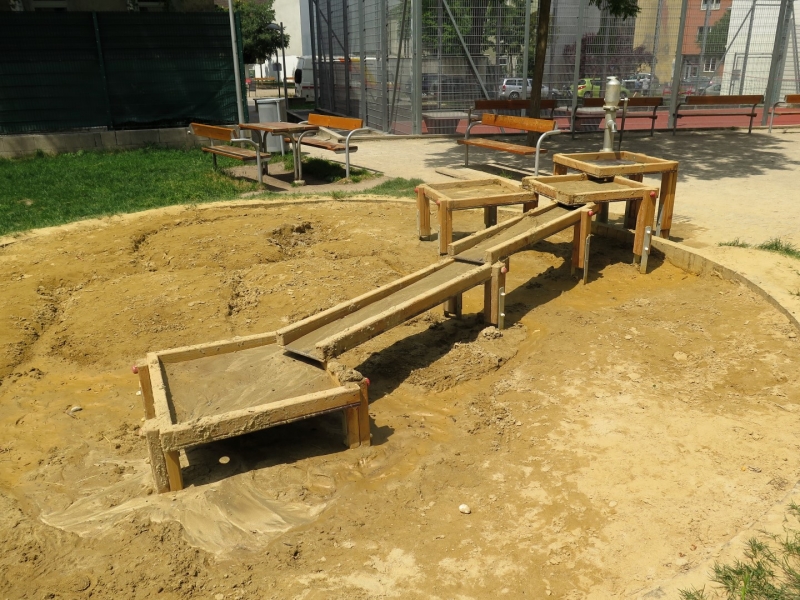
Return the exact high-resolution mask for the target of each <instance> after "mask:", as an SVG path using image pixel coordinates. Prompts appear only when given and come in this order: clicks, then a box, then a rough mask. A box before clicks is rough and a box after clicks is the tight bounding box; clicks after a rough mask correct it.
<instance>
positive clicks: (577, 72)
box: [570, 0, 686, 139]
mask: <svg viewBox="0 0 800 600" xmlns="http://www.w3.org/2000/svg"><path fill="white" fill-rule="evenodd" d="M683 1H684V2H686V0H683ZM586 4H587V0H580V4H579V5H578V28H577V29H576V33H575V69H574V71H573V72H572V110H571V111H570V121H571V123H570V131H572V138H573V139H574V138H575V111H576V110H578V80H579V79H580V78H581V50H582V49H583V25H584V23H583V17H584V14H585V13H586Z"/></svg>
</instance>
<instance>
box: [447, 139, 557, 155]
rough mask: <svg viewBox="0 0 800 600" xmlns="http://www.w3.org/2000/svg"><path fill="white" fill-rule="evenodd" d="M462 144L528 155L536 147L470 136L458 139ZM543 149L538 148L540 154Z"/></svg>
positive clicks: (533, 152)
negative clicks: (466, 138)
mask: <svg viewBox="0 0 800 600" xmlns="http://www.w3.org/2000/svg"><path fill="white" fill-rule="evenodd" d="M458 143H459V144H460V145H462V146H476V147H478V148H488V149H489V150H500V151H502V152H510V153H511V154H519V155H520V156H530V155H531V154H536V148H534V147H533V146H520V145H518V144H510V143H508V142H500V141H498V140H487V139H485V138H470V139H468V140H458ZM542 152H544V150H540V151H539V153H540V154H541V153H542Z"/></svg>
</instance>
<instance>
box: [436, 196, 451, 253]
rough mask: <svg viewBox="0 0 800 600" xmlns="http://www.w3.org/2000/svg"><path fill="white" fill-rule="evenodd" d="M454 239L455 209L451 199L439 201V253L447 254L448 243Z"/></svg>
mask: <svg viewBox="0 0 800 600" xmlns="http://www.w3.org/2000/svg"><path fill="white" fill-rule="evenodd" d="M452 241H453V209H452V206H451V204H450V201H449V200H441V201H440V202H439V254H447V245H448V244H449V243H450V242H452Z"/></svg>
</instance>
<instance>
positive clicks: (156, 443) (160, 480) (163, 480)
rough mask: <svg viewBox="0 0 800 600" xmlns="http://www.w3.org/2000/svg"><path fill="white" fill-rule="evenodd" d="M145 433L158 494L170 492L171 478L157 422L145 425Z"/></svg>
mask: <svg viewBox="0 0 800 600" xmlns="http://www.w3.org/2000/svg"><path fill="white" fill-rule="evenodd" d="M144 432H145V440H146V442H147V452H148V454H149V456H150V470H151V471H152V472H153V483H154V484H155V487H156V492H157V493H159V494H163V493H164V492H168V491H169V476H168V475H167V462H166V460H165V459H164V451H163V450H162V449H161V439H160V436H159V434H158V429H157V428H156V424H155V422H154V421H153V422H150V423H145V425H144Z"/></svg>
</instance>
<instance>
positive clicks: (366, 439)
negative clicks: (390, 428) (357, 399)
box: [358, 379, 372, 446]
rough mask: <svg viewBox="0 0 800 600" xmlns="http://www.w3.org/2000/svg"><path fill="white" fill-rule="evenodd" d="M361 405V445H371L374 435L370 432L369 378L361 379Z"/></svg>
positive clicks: (359, 420) (359, 411)
mask: <svg viewBox="0 0 800 600" xmlns="http://www.w3.org/2000/svg"><path fill="white" fill-rule="evenodd" d="M360 386H361V405H360V406H359V407H358V431H359V435H360V436H361V445H362V446H369V445H370V444H371V443H372V442H371V440H372V436H371V435H370V432H369V383H368V380H366V379H363V380H362V381H361V384H360Z"/></svg>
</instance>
